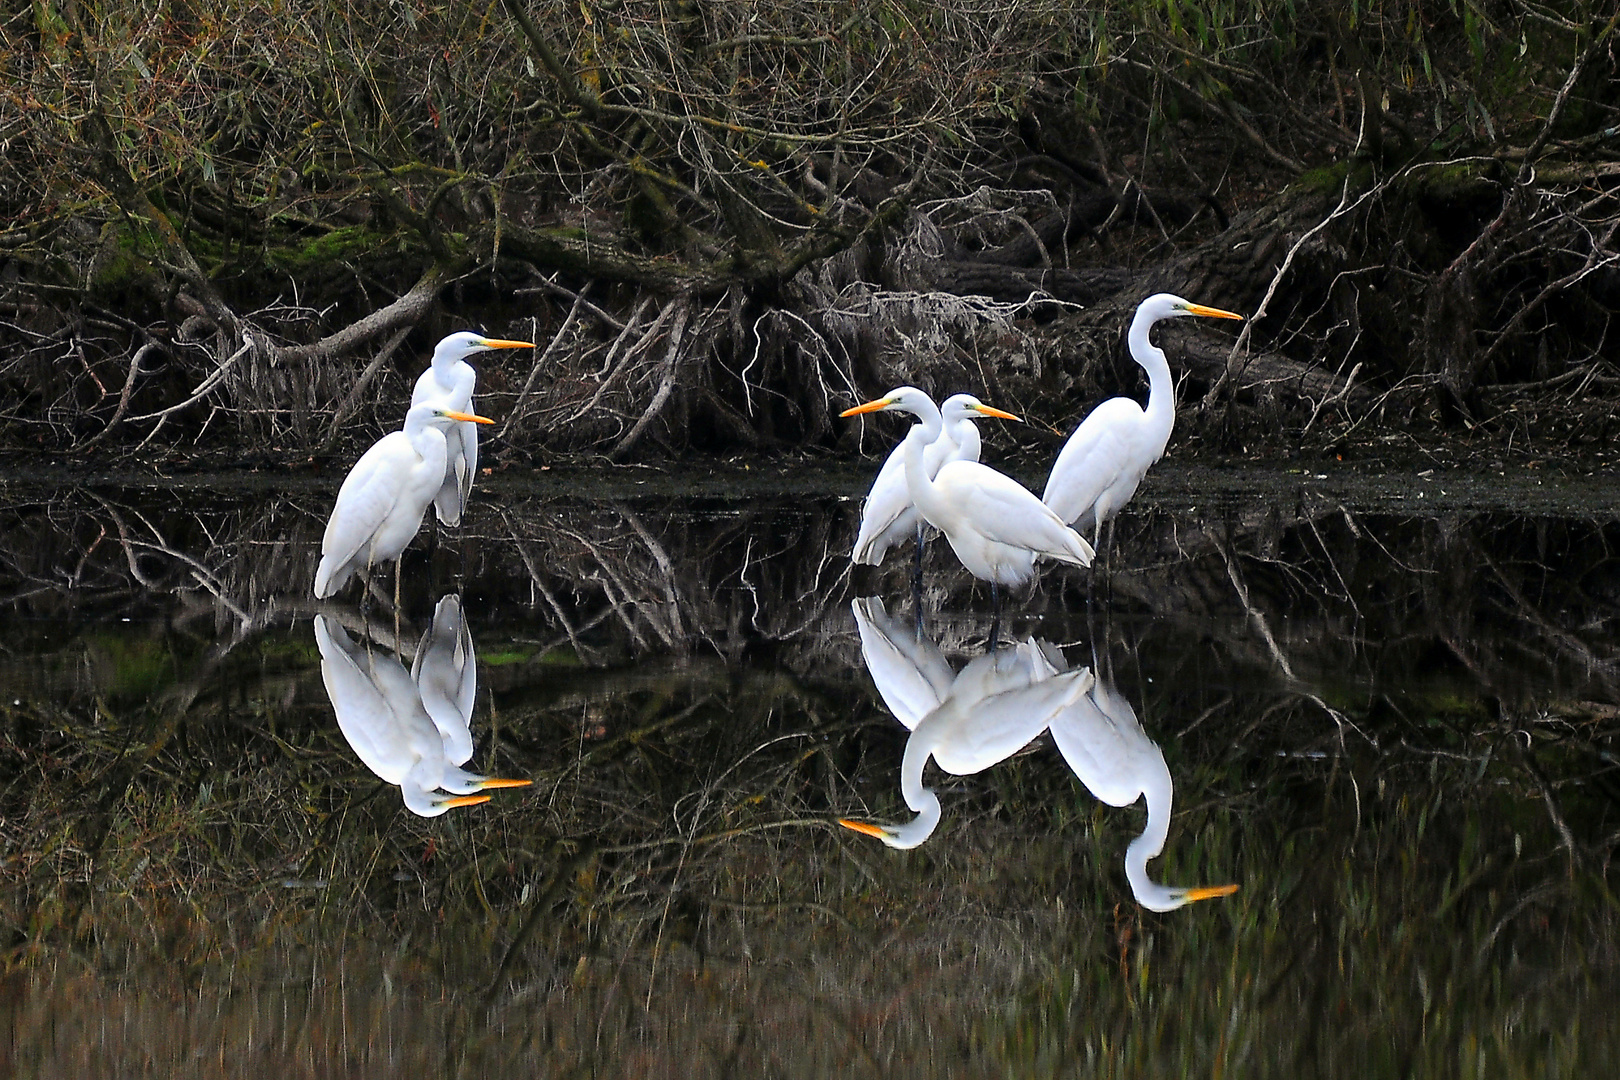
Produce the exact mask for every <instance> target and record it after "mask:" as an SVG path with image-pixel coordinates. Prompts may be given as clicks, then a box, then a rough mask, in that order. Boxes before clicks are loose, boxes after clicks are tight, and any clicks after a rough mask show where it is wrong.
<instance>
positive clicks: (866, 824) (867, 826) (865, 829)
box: [838, 818, 883, 840]
mask: <svg viewBox="0 0 1620 1080" xmlns="http://www.w3.org/2000/svg"><path fill="white" fill-rule="evenodd" d="M838 824H840V825H842V826H843V827H844V828H846V829H854V830H855V831H856V832H858V833H865V834H866V835H867V836H875V837H877V838H878V839H879V840H881V839H883V826H881V825H874V824H872V823H871V822H870V821H853V820H851V819H849V818H839V819H838Z"/></svg>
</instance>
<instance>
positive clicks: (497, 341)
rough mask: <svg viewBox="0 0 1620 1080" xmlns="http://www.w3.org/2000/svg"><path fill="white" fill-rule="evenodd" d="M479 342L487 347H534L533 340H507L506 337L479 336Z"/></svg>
mask: <svg viewBox="0 0 1620 1080" xmlns="http://www.w3.org/2000/svg"><path fill="white" fill-rule="evenodd" d="M478 344H480V345H482V346H483V347H484V348H486V349H532V348H534V342H532V341H507V340H506V339H505V338H492V337H487V338H479V339H478Z"/></svg>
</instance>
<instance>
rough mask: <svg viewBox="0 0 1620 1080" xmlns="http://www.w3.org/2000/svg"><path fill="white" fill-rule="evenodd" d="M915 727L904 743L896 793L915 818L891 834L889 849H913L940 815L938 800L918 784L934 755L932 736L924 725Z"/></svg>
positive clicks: (935, 824)
mask: <svg viewBox="0 0 1620 1080" xmlns="http://www.w3.org/2000/svg"><path fill="white" fill-rule="evenodd" d="M925 723H926V718H925ZM917 727H918V730H916V731H913V732H912V733H911V737H910V738H909V739H907V740H906V754H905V757H904V758H903V759H902V760H901V762H900V793H901V794H902V795H904V796H905V798H906V805H907V806H909V807H911V808H912V809H913V810H915V811H916V812H917V817H916V818H915V819H914V820H912V821H911V822H910V823H909V824H907V825H903V826H901V827H900V828H899V829H896V830H895V833H894V837H893V838H892V839H891V840H890V842H889V846H891V847H896V848H914V847H916V846H917V845H918V844H921V843H922V842H923V841H924V840H927V839H928V838H929V837H930V836H932V835H933V834H934V829H935V828H937V827H938V825H939V818H940V814H941V812H942V811H941V809H940V805H939V796H938V795H936V794H934V791H933V789H932V788H926V787H923V782H922V777H923V768H924V767H925V766H926V765H927V764H928V759H929V758H930V757H932V756H933V753H934V743H935V739H934V737H933V735H934V733H933V731H932V730H929V729H927V728H926V727H925V724H918V725H917Z"/></svg>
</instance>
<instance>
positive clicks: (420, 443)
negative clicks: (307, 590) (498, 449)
mask: <svg viewBox="0 0 1620 1080" xmlns="http://www.w3.org/2000/svg"><path fill="white" fill-rule="evenodd" d="M457 422H463V423H477V424H488V423H492V422H493V421H491V420H489V419H487V418H485V417H482V416H474V415H472V414H471V413H464V412H459V411H457V410H454V409H451V408H448V407H446V406H444V405H442V404H439V403H430V404H424V405H413V406H412V407H411V410H410V412H408V413H406V414H405V426H404V427H403V428H401V429H400V430H399V431H393V432H389V433H388V434H387V435H384V436H383V437H382V438H381V439H378V440H377V441H376V442H375V443H373V444H372V446H371V449H369V450H367V451H366V452H365V453H364V454H363V455H361V457H360V460H359V461H358V462H356V463H355V466H354V468H353V469H350V470H349V475H348V476H347V477H345V478H344V480H343V486H342V487H341V488H339V489H338V497H337V504H336V505H335V506H333V507H332V516H331V517H330V518H329V519H327V522H326V535H325V536H323V537H322V538H321V564H320V566H319V567H318V568H317V569H316V571H315V595H316V596H317V597H327V596H331V595H332V594H333V593H335V592H337V591H338V590H339V589H341V588H343V586H344V585H345V584H346V583H347V582H348V580H349V578H350V577H351V576H352V575H353V574H354V572H355V571H356V570H363V569H366V568H368V567H371V566H376V565H377V564H378V563H384V562H388V561H389V560H391V559H397V558H399V556H400V553H401V552H403V551H404V550H405V548H406V547H408V546H409V545H410V542H411V540H412V539H413V538H414V537H415V536H416V531H417V529H419V528H421V527H422V515H424V514H425V513H427V508H428V504H429V503H430V502H432V501H433V495H434V493H435V492H436V491H438V490H439V486H440V484H441V483H442V481H443V478H444V461H445V444H444V428H445V427H446V426H448V425H449V424H452V423H457Z"/></svg>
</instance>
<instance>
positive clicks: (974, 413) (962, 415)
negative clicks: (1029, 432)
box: [939, 394, 1024, 423]
mask: <svg viewBox="0 0 1620 1080" xmlns="http://www.w3.org/2000/svg"><path fill="white" fill-rule="evenodd" d="M939 411H940V415H941V416H943V417H945V422H946V423H951V422H952V421H956V420H974V419H977V418H978V417H981V416H993V417H995V418H996V419H998V420H1016V421H1018V422H1019V423H1023V421H1024V418H1023V417H1021V416H1014V415H1013V414H1012V413H1010V412H1002V411H1001V410H1000V409H995V408H991V407H990V406H989V405H986V404H985V403H984V402H982V401H980V400H979V399H978V398H976V397H974V396H973V395H972V394H952V395H951V396H950V397H948V398H946V399H945V404H943V405H941V406H940V407H939Z"/></svg>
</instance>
